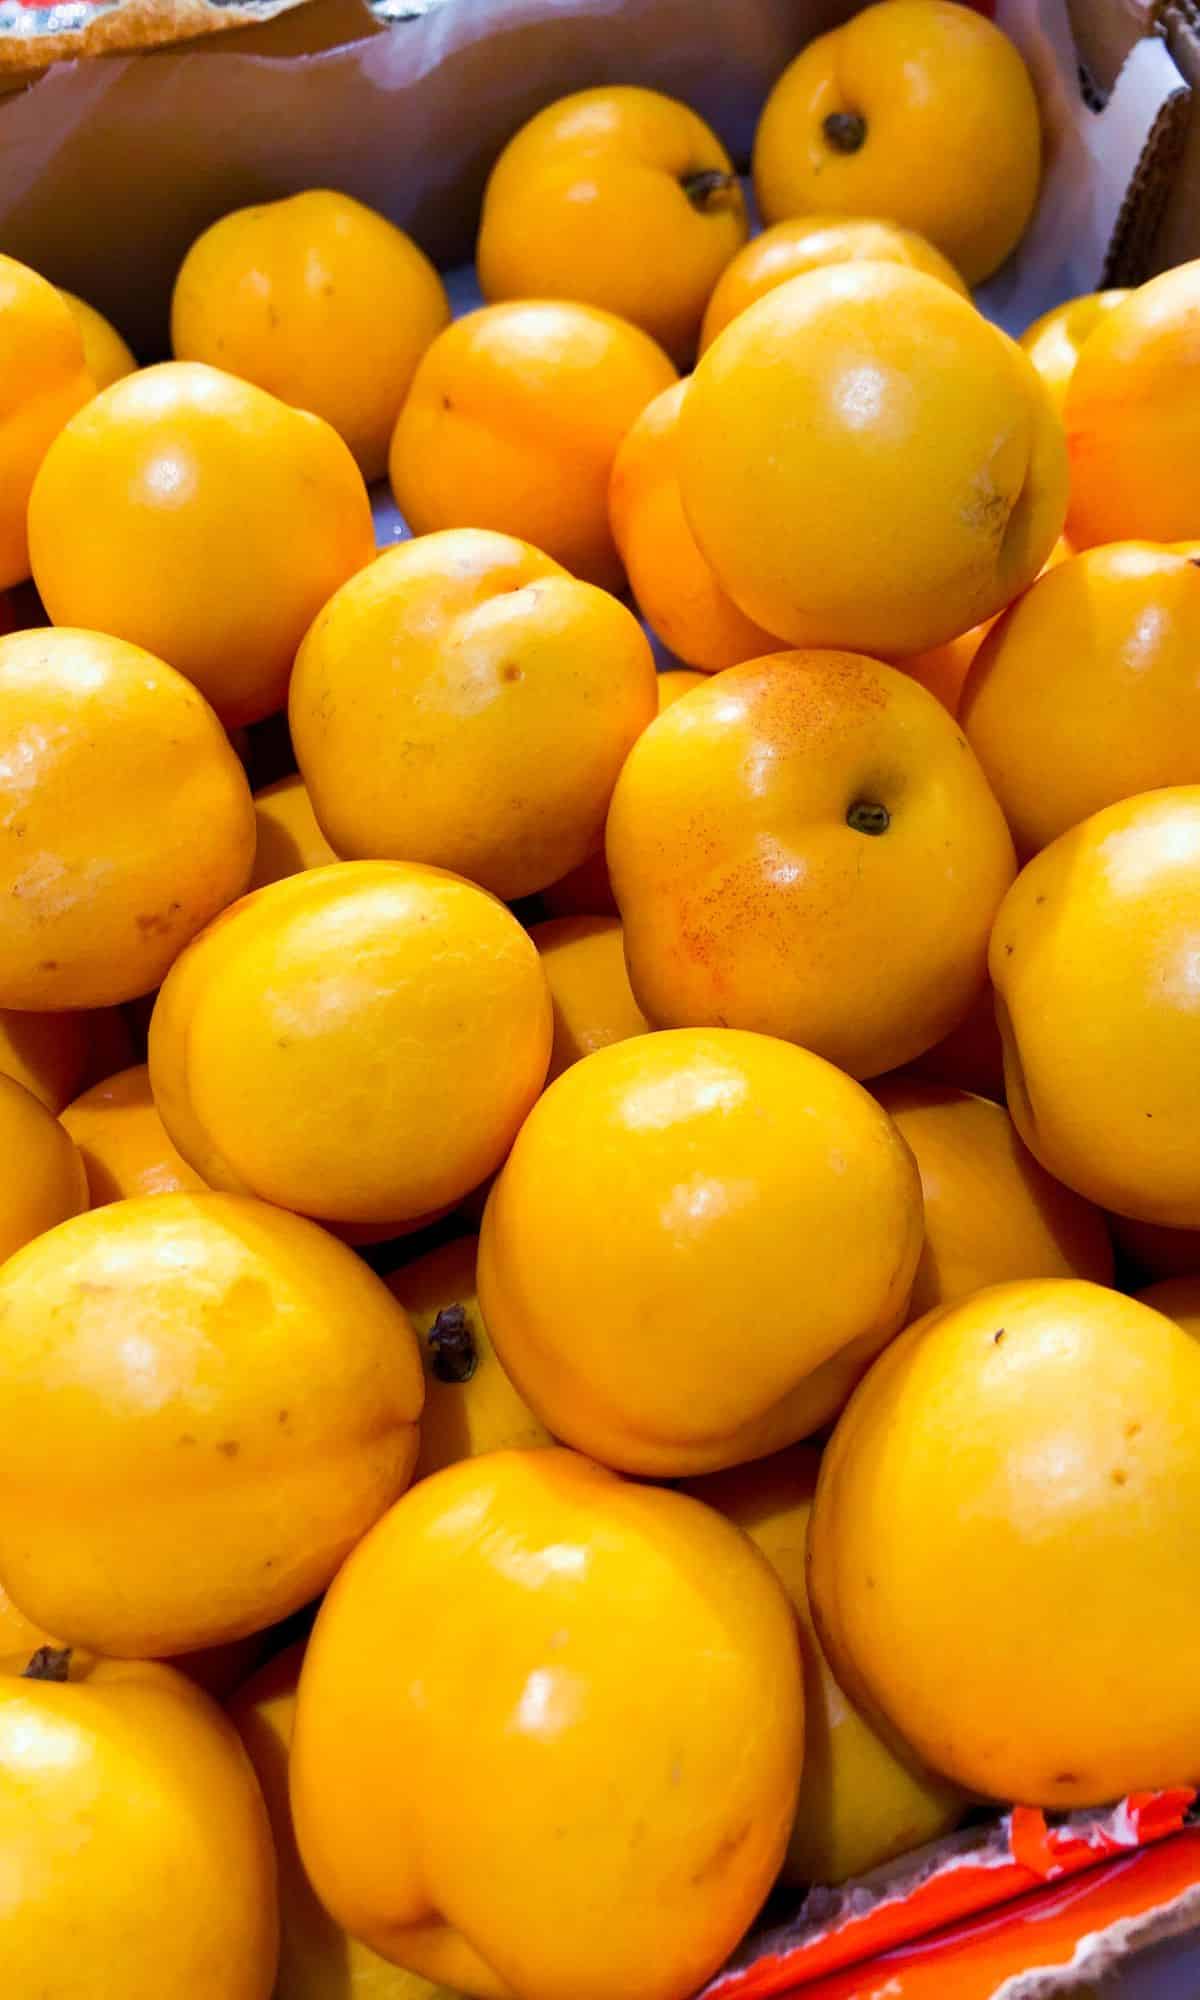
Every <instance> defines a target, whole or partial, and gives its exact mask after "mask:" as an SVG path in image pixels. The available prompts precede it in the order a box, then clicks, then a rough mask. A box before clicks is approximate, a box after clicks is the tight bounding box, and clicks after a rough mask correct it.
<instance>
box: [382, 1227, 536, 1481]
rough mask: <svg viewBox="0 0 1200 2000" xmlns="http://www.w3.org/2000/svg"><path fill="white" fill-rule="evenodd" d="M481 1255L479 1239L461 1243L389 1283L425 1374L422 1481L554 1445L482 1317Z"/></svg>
mask: <svg viewBox="0 0 1200 2000" xmlns="http://www.w3.org/2000/svg"><path fill="white" fill-rule="evenodd" d="M478 1249H479V1240H478V1238H477V1237H475V1236H459V1237H456V1239H455V1240H454V1242H452V1243H442V1244H439V1246H438V1248H437V1249H436V1250H430V1251H428V1252H427V1253H426V1255H425V1256H424V1257H415V1258H414V1259H413V1261H412V1263H411V1264H403V1265H402V1266H401V1267H400V1269H399V1270H398V1271H393V1272H392V1273H391V1274H390V1276H389V1277H388V1280H387V1284H388V1289H389V1291H391V1292H392V1293H393V1294H394V1296H395V1297H396V1298H398V1299H399V1301H400V1303H401V1305H402V1306H403V1307H404V1310H405V1312H406V1313H407V1314H408V1317H409V1320H410V1321H411V1323H412V1326H413V1329H414V1331H415V1333H416V1336H417V1343H418V1345H419V1347H420V1350H421V1361H422V1364H423V1366H424V1369H425V1404H424V1407H423V1409H422V1411H421V1449H420V1451H419V1453H418V1454H417V1467H416V1471H415V1472H414V1473H413V1478H414V1479H424V1478H425V1477H426V1475H427V1474H428V1473H431V1472H440V1471H441V1469H442V1467H443V1466H445V1465H456V1464H457V1462H458V1460H459V1459H460V1458H478V1457H480V1456H481V1455H482V1454H483V1453H484V1452H489V1451H517V1450H520V1451H527V1450H532V1449H534V1448H535V1447H537V1446H539V1445H547V1444H552V1443H553V1442H554V1440H553V1439H552V1438H551V1436H550V1433H549V1431H548V1430H547V1429H546V1428H545V1426H544V1425H543V1424H540V1423H539V1422H538V1420H537V1418H536V1417H535V1416H534V1414H533V1411H532V1410H531V1409H530V1408H529V1405H528V1404H527V1403H526V1402H524V1401H523V1400H522V1398H521V1397H520V1396H519V1395H518V1394H517V1391H516V1390H515V1389H514V1387H513V1385H512V1383H511V1382H510V1381H509V1378H508V1376H507V1375H506V1374H505V1372H504V1369H503V1367H502V1366H501V1364H500V1359H499V1356H498V1355H497V1353H496V1350H495V1348H494V1347H493V1346H492V1341H491V1335H490V1334H489V1333H488V1330H487V1327H486V1326H485V1325H484V1320H483V1314H482V1313H481V1312H480V1310H479V1291H478V1286H477V1284H476V1280H475V1261H476V1256H477V1253H478Z"/></svg>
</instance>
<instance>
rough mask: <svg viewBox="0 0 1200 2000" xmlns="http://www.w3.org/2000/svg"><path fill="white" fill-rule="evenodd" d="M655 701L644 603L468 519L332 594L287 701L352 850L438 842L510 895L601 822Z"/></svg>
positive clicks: (572, 857) (332, 825)
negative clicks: (635, 607)
mask: <svg viewBox="0 0 1200 2000" xmlns="http://www.w3.org/2000/svg"><path fill="white" fill-rule="evenodd" d="M656 707H657V695H656V691H655V674H654V658H653V655H652V653H651V651H650V646H649V643H648V641H647V639H646V636H645V634H644V632H643V631H642V630H641V627H640V626H639V625H638V622H637V620H636V618H635V617H634V616H633V613H632V612H631V611H628V610H627V609H626V608H625V606H624V605H623V604H618V603H617V601H616V599H615V598H613V597H611V596H610V595H609V593H608V592H607V591H602V590H597V589H596V587H595V586H594V585H593V584H589V583H580V582H579V581H578V580H577V579H576V578H575V577H572V576H568V575H567V574H566V573H565V572H564V571H563V570H562V569H560V567H559V565H558V564H557V563H555V562H552V561H551V560H550V558H549V557H548V556H544V555H543V554H542V553H541V551H540V550H539V549H535V548H533V547H532V546H531V545H530V544H529V543H528V542H520V541H517V540H515V539H514V538H513V537H512V536H510V535H497V534H492V533H489V532H486V531H483V530H478V529H471V528H455V529H449V530H447V531H446V532H445V533H442V534H432V535H425V536H422V537H421V538H420V539H419V540H417V541H412V542H404V543H402V544H401V545H400V546H399V547H398V548H394V549H389V550H388V551H387V553H386V554H385V555H382V556H380V557H379V558H378V560H377V561H376V562H374V563H372V564H371V565H370V566H369V567H368V568H367V569H366V570H364V571H362V572H361V574H360V575H358V576H356V577H353V578H352V579H351V581H350V582H349V583H348V584H345V585H344V586H343V588H342V589H341V590H340V591H338V592H337V594H336V595H335V596H334V597H333V598H331V600H330V602H329V603H328V604H327V605H326V606H325V608H324V610H323V611H322V612H321V613H320V614H319V616H318V617H317V619H316V620H315V621H314V623H313V625H312V627H311V629H310V630H309V633H308V635H307V637H306V638H305V641H304V644H303V645H302V646H301V648H300V651H299V653H298V655H297V657H296V670H295V673H294V674H293V676H292V686H291V695H290V700H289V705H288V713H289V720H290V723H291V731H292V740H293V743H294V744H295V748H296V757H297V760H298V762H299V765H300V768H301V771H302V772H303V774H304V779H305V782H306V784H307V786H308V790H309V795H310V797H311V799H312V803H313V808H314V810H315V812H316V815H317V819H318V821H319V822H320V824H321V826H322V827H323V828H324V831H325V833H326V835H327V836H328V838H329V840H330V841H331V842H332V844H333V846H334V848H335V849H336V850H337V852H338V853H339V854H342V855H345V856H347V857H350V858H360V859H363V860H382V859H389V858H390V859H392V860H395V861H423V862H427V863H429V864H430V866H432V867H435V868H449V869H451V870H453V872H454V873H455V874H459V875H465V876H466V877H467V878H468V880H470V881H473V882H478V883H479V884H481V886H482V887H483V888H485V889H490V890H491V891H492V893H493V894H494V895H497V896H501V897H503V898H504V899H505V900H506V901H515V900H516V899H517V898H518V897H521V896H529V895H533V894H535V893H536V891H537V890H539V889H544V888H546V887H547V885H548V884H549V883H551V882H554V881H556V880H557V879H558V878H559V877H560V876H562V875H565V874H566V873H567V872H568V870H569V869H571V868H574V867H576V866H578V864H579V863H580V862H581V861H584V860H586V858H587V856H588V855H589V854H590V853H592V852H593V851H594V850H595V848H596V846H597V845H598V843H599V842H600V841H601V840H602V839H603V834H604V817H605V814H606V813H607V811H608V802H609V799H610V798H611V797H612V789H613V786H614V784H615V783H616V780H617V774H618V772H619V771H620V768H621V765H622V764H623V762H624V760H625V756H626V753H627V752H628V750H629V748H630V746H631V745H632V744H633V742H634V741H635V739H636V738H637V737H638V736H639V735H640V734H641V731H642V730H643V729H644V728H645V726H646V724H647V723H648V722H649V721H651V720H652V718H653V716H654V714H655V713H656Z"/></svg>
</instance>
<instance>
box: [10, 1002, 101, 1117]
mask: <svg viewBox="0 0 1200 2000" xmlns="http://www.w3.org/2000/svg"><path fill="white" fill-rule="evenodd" d="M89 1027H90V1022H89V1018H88V1016H87V1015H86V1014H23V1013H19V1012H17V1011H16V1010H15V1009H13V1008H11V1007H2V1008H0V1076H11V1077H12V1079H13V1081H14V1083H23V1084H24V1086H25V1088H26V1090H31V1091H32V1092H33V1094H34V1096H35V1097H36V1098H38V1099H39V1100H40V1101H41V1103H43V1104H44V1105H45V1107H46V1109H47V1111H53V1112H56V1113H57V1112H59V1111H61V1110H62V1108H63V1105H64V1104H69V1103H70V1101H71V1099H72V1098H73V1097H74V1095H75V1092H76V1091H77V1090H78V1089H79V1086H80V1084H81V1083H82V1082H83V1078H84V1072H85V1069H86V1068H87V1064H88V1057H89V1053H90V1036H89V1032H88V1031H89Z"/></svg>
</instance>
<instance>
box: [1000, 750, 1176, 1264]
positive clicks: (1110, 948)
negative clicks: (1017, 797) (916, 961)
mask: <svg viewBox="0 0 1200 2000" xmlns="http://www.w3.org/2000/svg"><path fill="white" fill-rule="evenodd" d="M1198 857H1200V786H1198V785H1178V786H1173V787H1171V788H1169V789H1167V790H1165V791H1159V792H1144V793H1142V794H1141V795H1140V796H1139V797H1137V798H1133V799H1125V800H1123V801H1122V802H1121V803H1120V804H1119V805H1112V806H1106V807H1105V808H1104V810H1103V811H1102V812H1098V813H1093V814H1092V816H1091V818H1090V819H1085V820H1082V821H1081V822H1080V824H1079V825H1078V826H1075V827H1072V828H1071V830H1070V832H1069V833H1064V834H1060V835H1059V837H1058V839H1057V840H1055V841H1053V842H1052V843H1051V844H1050V846H1049V847H1044V848H1043V849H1042V851H1041V853H1040V854H1037V855H1035V856H1034V859H1033V860H1032V861H1031V862H1029V864H1028V865H1027V866H1026V867H1025V868H1024V869H1022V871H1021V873H1020V875H1018V877H1017V879H1016V881H1015V882H1014V884H1013V886H1012V888H1011V889H1010V891H1009V893H1008V895H1007V896H1006V897H1005V899H1004V902H1003V903H1002V904H1001V906H1000V910H999V912H998V914H997V917H996V926H995V930H994V931H993V934H992V942H991V948H990V962H991V973H992V983H993V985H994V986H995V989H996V999H997V1015H998V1018H999V1021H1000V1029H1001V1033H1002V1035H1003V1038H1004V1074H1005V1081H1006V1083H1007V1087H1008V1104H1009V1109H1010V1111H1011V1112H1012V1115H1013V1118H1014V1119H1015V1121H1016V1125H1017V1130H1018V1131H1019V1132H1020V1134H1021V1137H1022V1138H1023V1139H1024V1141H1025V1144H1026V1145H1027V1146H1028V1147H1029V1149H1030V1151H1031V1152H1033V1153H1036V1155H1037V1157H1038V1159H1039V1160H1040V1161H1041V1163H1042V1165H1043V1166H1044V1167H1046V1168H1048V1170H1049V1171H1050V1172H1051V1173H1052V1174H1054V1175H1055V1176H1056V1178H1057V1179H1058V1180H1060V1181H1065V1182H1066V1184H1067V1186H1068V1187H1072V1188H1075V1189H1076V1190H1077V1192H1078V1193H1080V1194H1082V1195H1086V1196H1087V1198H1088V1200H1089V1201H1094V1202H1097V1203H1098V1204H1099V1205H1100V1206H1101V1207H1102V1208H1108V1209H1112V1210H1113V1211H1115V1213H1116V1214H1118V1215H1129V1216H1132V1217H1133V1218H1134V1219H1135V1220H1137V1221H1140V1222H1154V1223H1165V1224H1166V1225H1167V1226H1168V1227H1169V1228H1172V1229H1196V1228H1200V1154H1198V1153H1197V1149H1196V1143H1195V1134H1196V1121H1197V1119H1198V1118H1200V1017H1198V1016H1197V1012H1196V1006H1195V952H1194V938H1195V935H1196V933H1197V931H1198V930H1200V868H1198V867H1197V858H1198Z"/></svg>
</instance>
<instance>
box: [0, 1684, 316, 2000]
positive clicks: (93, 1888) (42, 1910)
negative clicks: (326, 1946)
mask: <svg viewBox="0 0 1200 2000" xmlns="http://www.w3.org/2000/svg"><path fill="white" fill-rule="evenodd" d="M23 1665H24V1662H23V1661H22V1660H20V1659H16V1660H13V1659H10V1660H7V1661H5V1662H4V1667H3V1670H2V1671H0V1843H2V1844H3V1849H4V1857H5V1882H6V1893H5V1907H6V1921H5V1923H4V1925H3V1926H2V1927H0V1986H2V1987H3V1990H4V1991H5V1992H6V1993H11V1994H13V1995H14V1996H15V1995H17V1994H30V1995H32V1994H35V1993H36V1994H38V1995H42V1994H44V1995H46V1996H47V2000H60V1996H61V2000H74V1996H76V1995H83V1994H85V1993H89V1992H91V1993H102V1992H104V1990H105V1988H106V1987H109V1986H111V1983H112V1977H113V1969H114V1967H116V1966H119V1967H120V1989H121V1993H122V1995H123V1996H126V2000H162V1997H163V1996H164V1995H166V1994H169V1993H170V1994H175V1993H178V1994H181V1995H182V1994H184V1993H188V1994H196V1995H199V1994H201V1993H203V1994H204V1995H205V1996H206V2000H269V1996H270V1995H271V1992H272V1982H273V1979H274V1975H275V1963H276V1957H277V1950H278V1937H277V1926H276V1918H275V1857H274V1853H273V1851H272V1846H271V1831H270V1827H269V1825H268V1822H267V1815H266V1813H265V1811H264V1809H263V1802H262V1798H261V1796H260V1793H259V1789H258V1786H257V1784H256V1782H255V1778H254V1773H253V1771H252V1770H251V1767H250V1763H249V1760H248V1758H247V1757H246V1755H245V1753H244V1751H243V1750H242V1747H241V1744H240V1743H239V1742H238V1739H237V1736H236V1734H235V1733H234V1730H233V1729H232V1727H231V1725H230V1724H229V1723H228V1722H227V1721H226V1719H225V1717H224V1716H223V1715H222V1714H221V1711H220V1709H219V1708H217V1707H216V1705H215V1704H214V1703H213V1702H211V1701H209V1699H208V1697H207V1696H206V1695H203V1694H201V1693H200V1692H199V1690H198V1689H197V1688H194V1687H193V1686H192V1685H191V1684H190V1683H189V1682H188V1681H187V1680H185V1679H184V1678H183V1676H182V1675H181V1674H177V1673H173V1672H172V1671H171V1669H170V1668H169V1667H162V1666H157V1665H154V1664H152V1663H145V1662H139V1663H137V1664H130V1663H128V1662H125V1661H119V1660H87V1659H85V1658H81V1657H79V1656H74V1657H73V1659H72V1663H71V1669H70V1675H71V1677H70V1679H69V1680H68V1681H65V1682H59V1681H50V1680H29V1679H23V1678H22V1677H21V1670H22V1667H23ZM185 1888H186V1893H183V1891H184V1890H185Z"/></svg>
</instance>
